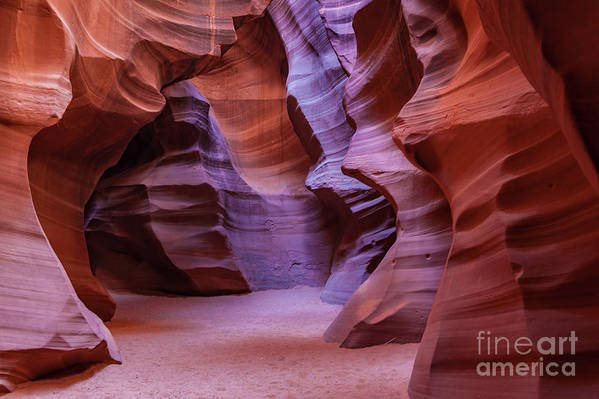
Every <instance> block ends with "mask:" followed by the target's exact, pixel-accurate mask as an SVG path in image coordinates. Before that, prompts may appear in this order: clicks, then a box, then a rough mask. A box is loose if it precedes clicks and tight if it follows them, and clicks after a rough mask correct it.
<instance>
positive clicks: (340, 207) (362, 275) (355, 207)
mask: <svg viewBox="0 0 599 399" xmlns="http://www.w3.org/2000/svg"><path fill="white" fill-rule="evenodd" d="M267 10H268V14H269V15H270V16H271V17H272V19H273V22H274V25H275V26H276V28H277V30H278V32H279V34H280V35H281V38H282V39H283V43H284V45H285V50H286V52H287V62H288V65H289V73H288V76H287V81H286V84H287V109H288V112H289V116H290V118H291V121H292V123H293V126H294V128H295V133H296V134H297V135H298V136H299V138H300V139H301V141H302V143H303V145H304V148H305V149H306V151H307V152H308V155H309V156H310V158H311V161H312V164H313V166H312V167H311V169H310V173H309V174H308V176H307V178H306V186H307V187H308V188H309V189H310V190H311V191H313V192H314V193H315V194H316V195H317V196H318V197H319V198H320V199H321V201H322V202H323V203H325V204H326V206H327V208H328V209H330V212H335V213H336V214H337V220H338V224H339V226H338V232H337V245H336V248H335V253H334V257H333V260H332V264H331V276H330V277H329V279H328V281H327V284H326V286H325V289H324V290H323V293H322V299H323V300H324V301H326V302H331V303H345V302H346V301H347V300H348V299H349V297H350V296H351V295H352V294H353V293H354V292H355V290H356V289H357V288H358V286H359V285H360V284H361V283H362V282H363V281H364V280H365V279H366V278H367V277H368V275H369V274H370V272H372V271H373V270H374V269H375V268H376V266H377V265H378V263H379V262H380V260H381V258H382V257H383V255H384V253H385V252H386V251H387V249H388V248H389V247H390V246H391V244H392V242H393V240H394V239H395V226H394V223H393V209H392V207H391V205H390V204H389V203H388V201H387V200H386V199H385V198H384V197H383V196H382V195H380V193H378V192H377V191H376V190H374V189H372V188H370V187H368V186H367V185H365V184H363V183H361V182H360V181H358V180H356V179H354V178H352V177H348V176H346V175H344V174H343V172H342V170H341V163H342V161H343V158H344V157H345V154H346V153H347V150H348V148H349V142H350V140H351V137H352V136H353V134H354V129H353V128H352V126H351V125H350V123H349V122H348V120H347V117H346V114H345V111H344V107H343V92H344V88H345V83H346V82H347V76H346V74H345V72H344V70H343V68H342V67H341V64H340V63H339V60H338V58H337V54H336V53H335V51H334V49H333V47H332V46H331V44H330V42H329V41H328V37H327V33H326V29H325V25H324V23H323V21H322V18H321V17H320V16H319V4H318V2H317V1H315V0H313V1H307V2H303V3H302V2H296V3H289V2H285V1H278V0H276V1H273V2H271V4H270V5H269V7H268V8H267Z"/></svg>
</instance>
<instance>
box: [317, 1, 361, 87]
mask: <svg viewBox="0 0 599 399" xmlns="http://www.w3.org/2000/svg"><path fill="white" fill-rule="evenodd" d="M319 2H320V4H321V8H320V11H319V13H320V15H321V16H322V18H323V20H324V23H325V27H326V28H327V35H328V36H329V41H330V42H331V46H333V48H334V49H335V52H336V53H337V57H338V58H339V62H340V63H341V65H342V66H343V69H345V72H346V73H347V74H348V75H351V73H352V70H353V68H354V64H355V62H356V48H357V46H356V36H355V34H354V29H353V27H352V23H353V17H354V15H355V14H356V12H357V11H358V10H359V9H360V8H362V7H364V4H367V3H368V1H367V0H319Z"/></svg>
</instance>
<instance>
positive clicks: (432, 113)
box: [394, 0, 599, 399]
mask: <svg viewBox="0 0 599 399" xmlns="http://www.w3.org/2000/svg"><path fill="white" fill-rule="evenodd" d="M403 6H404V12H405V16H406V21H407V23H408V26H409V27H410V29H411V31H412V36H413V37H414V40H413V45H414V48H415V50H416V52H417V53H418V55H419V56H420V58H421V60H422V61H423V64H424V67H425V70H424V76H423V79H422V81H421V83H420V87H419V88H418V91H417V92H416V94H415V95H414V97H413V98H412V99H411V100H410V101H409V102H408V103H407V104H406V105H405V107H404V108H403V109H402V111H401V112H400V114H399V117H398V118H397V120H396V122H395V127H394V138H395V139H396V140H397V142H398V144H400V145H401V146H402V148H403V151H404V152H405V153H406V154H407V156H408V157H409V158H410V159H411V160H412V161H413V162H414V163H415V164H416V165H418V166H420V167H422V168H424V169H425V170H426V171H428V172H429V173H431V175H433V176H434V178H435V179H436V180H437V181H438V182H439V184H440V185H441V187H442V189H443V191H444V192H445V194H446V196H447V199H448V201H449V204H450V206H451V211H452V212H451V214H452V226H453V237H454V238H453V245H452V250H451V254H450V256H449V259H448V263H447V266H446V269H445V272H444V275H443V278H442V281H441V284H440V287H439V290H438V293H437V297H436V299H435V304H434V306H433V309H432V311H431V315H430V317H429V321H428V324H427V327H426V331H425V333H424V336H423V339H422V344H421V346H420V349H419V352H418V355H417V358H416V362H415V366H414V371H413V374H412V378H411V382H410V387H409V393H410V397H411V398H413V399H421V398H439V397H443V398H465V397H472V396H473V393H483V392H484V395H485V397H488V398H505V397H510V398H544V399H545V398H563V397H567V396H569V395H571V394H572V386H571V385H570V384H567V383H564V379H563V378H564V377H561V378H560V377H551V376H548V375H547V374H545V375H544V376H539V374H538V373H537V374H536V375H534V376H533V375H531V374H530V373H529V374H528V375H527V376H517V375H515V376H514V377H501V378H484V377H480V376H478V375H477V372H476V367H477V364H478V362H480V361H498V357H497V356H493V353H492V354H491V355H489V356H485V355H484V353H483V356H481V355H479V354H478V345H477V339H476V337H477V335H479V332H480V331H490V332H491V333H492V335H493V336H502V337H507V338H508V339H509V340H510V341H511V342H514V341H515V340H516V339H517V338H518V337H529V338H530V339H532V340H533V341H536V340H537V339H539V338H540V337H559V336H569V335H570V331H575V332H576V335H577V336H578V337H580V338H579V342H578V344H577V346H576V355H575V356H574V357H572V356H570V355H569V354H568V353H565V354H563V355H560V354H556V355H550V356H546V357H545V361H556V362H559V363H560V364H561V363H562V362H568V361H572V360H575V362H576V391H575V392H576V394H577V395H579V396H580V397H590V396H592V395H593V394H595V393H596V392H597V390H598V389H599V386H598V381H597V379H596V375H597V373H598V371H599V370H598V364H599V363H597V353H598V351H597V349H598V347H599V341H598V340H597V338H596V333H595V332H596V331H597V328H598V327H599V321H598V320H597V318H596V314H597V313H598V312H599V304H598V303H597V294H598V288H597V285H596V284H595V283H594V282H595V281H597V277H598V276H597V270H598V269H597V265H598V264H599V253H598V252H597V250H596V248H595V247H594V243H596V242H597V240H598V239H599V198H598V197H597V195H596V193H595V192H594V190H593V188H592V186H591V185H590V184H589V182H588V180H587V179H586V178H585V175H584V174H583V172H582V170H581V169H580V167H579V165H578V163H577V162H576V158H575V157H574V156H573V153H572V152H571V151H570V148H569V146H568V144H567V141H566V139H565V138H564V135H563V133H562V132H561V131H560V128H559V125H558V122H557V119H556V118H555V117H554V114H553V113H552V110H551V108H549V107H548V106H547V104H546V103H545V102H544V101H543V99H542V98H541V97H540V96H539V94H537V93H536V91H535V90H534V89H533V87H532V86H531V85H530V84H529V82H528V81H527V80H526V78H525V77H524V75H523V74H522V72H521V70H520V68H519V67H518V65H517V64H516V62H515V61H514V59H513V58H512V57H511V56H510V55H509V54H508V53H506V52H504V51H502V50H500V49H499V48H497V47H496V46H495V45H494V44H493V43H491V42H490V40H489V38H488V37H487V36H486V34H485V32H484V30H483V28H482V26H481V24H480V19H479V17H478V14H477V9H476V7H474V5H473V4H472V2H471V1H461V2H456V3H455V4H453V5H447V4H446V5H445V6H440V5H439V3H438V2H435V1H423V0H412V1H405V2H404V3H403ZM422 21H426V22H427V23H426V24H423V23H422ZM539 356H541V355H539V354H538V353H534V354H533V355H532V356H531V357H529V358H526V357H523V356H520V355H518V354H517V353H514V351H511V352H510V353H509V354H506V351H505V350H504V351H501V352H500V353H499V358H500V360H501V361H502V362H512V363H514V365H515V364H517V363H518V362H521V361H537V362H538V360H539V359H538V357H539ZM565 378H567V377H565Z"/></svg>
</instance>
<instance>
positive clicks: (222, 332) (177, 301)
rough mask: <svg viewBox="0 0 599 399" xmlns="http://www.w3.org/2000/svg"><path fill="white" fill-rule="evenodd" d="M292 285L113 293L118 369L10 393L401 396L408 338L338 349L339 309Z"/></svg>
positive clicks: (411, 350)
mask: <svg viewBox="0 0 599 399" xmlns="http://www.w3.org/2000/svg"><path fill="white" fill-rule="evenodd" d="M319 294H320V290H319V289H315V288H307V287H302V288H294V289H290V290H272V291H263V292H256V293H251V294H249V295H243V296H225V297H212V298H198V297H188V298H181V297H177V298H168V297H153V296H138V295H128V294H127V295H124V294H114V296H115V300H116V301H117V304H118V305H117V312H116V315H115V318H114V320H113V321H112V322H109V323H107V325H108V327H109V328H110V330H111V331H112V333H113V334H114V337H115V339H116V342H117V344H118V345H119V348H120V350H121V353H122V356H123V364H122V365H109V366H102V365H94V366H91V367H89V368H87V369H86V370H84V371H82V372H79V373H76V374H70V375H62V376H53V377H50V378H45V379H42V380H38V381H33V382H29V383H27V384H22V385H20V386H18V387H17V390H15V391H14V392H13V393H11V394H8V395H6V396H4V397H3V399H4V398H6V399H17V398H61V399H63V398H77V399H86V398H90V399H91V398H93V399H96V398H99V399H108V398H144V399H147V398H169V399H170V398H185V399H188V398H189V399H192V398H193V399H196V398H202V399H204V398H206V399H213V398H219V399H221V398H222V399H225V398H235V399H241V398H277V399H278V398H302V399H304V398H306V399H307V398H319V399H320V398H342V399H350V398H369V397H372V398H376V399H382V398H393V399H403V398H407V382H408V379H409V376H410V372H411V369H412V364H413V361H414V357H415V355H416V350H417V347H418V345H417V344H410V345H398V344H389V345H382V346H377V347H371V348H365V349H341V348H339V347H338V346H337V345H334V344H327V343H325V342H324V341H323V340H322V338H321V336H322V333H323V332H324V330H325V329H326V328H327V326H328V325H329V323H330V322H331V321H332V320H333V318H334V317H335V315H336V314H337V313H338V312H339V310H340V306H336V305H328V304H324V303H322V302H320V300H319Z"/></svg>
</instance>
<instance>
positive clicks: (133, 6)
mask: <svg viewBox="0 0 599 399" xmlns="http://www.w3.org/2000/svg"><path fill="white" fill-rule="evenodd" d="M264 6H265V4H262V3H260V2H249V1H247V2H245V1H239V2H235V3H229V2H227V3H222V4H219V5H218V6H216V5H215V4H212V6H211V5H210V4H205V5H203V4H197V3H195V2H188V1H181V2H178V3H177V5H173V4H171V2H167V1H163V2H161V1H156V2H153V3H152V4H151V5H141V4H138V3H136V2H121V1H110V0H105V1H98V2H93V3H89V4H88V3H85V4H83V3H80V2H74V1H70V0H47V1H42V0H31V1H25V2H19V4H18V5H17V4H14V5H12V4H10V3H9V4H5V5H4V6H2V7H0V20H1V21H2V24H0V26H1V27H2V28H1V29H2V33H3V35H2V44H3V45H2V46H1V47H0V57H2V60H3V62H2V64H1V67H0V68H1V69H0V71H1V73H0V86H1V87H2V93H3V101H2V104H1V105H0V130H1V134H0V146H1V147H2V148H3V157H2V161H1V162H2V163H3V166H4V167H3V168H2V172H0V185H2V191H3V193H4V196H5V197H4V198H5V204H4V206H3V207H2V210H1V211H0V219H1V220H2V223H0V225H1V226H2V227H1V228H0V231H1V233H0V247H1V248H2V251H3V252H4V255H3V256H2V257H1V260H0V274H1V281H2V287H1V289H0V352H1V356H0V389H1V390H11V389H12V388H13V386H14V384H15V383H18V382H22V381H25V380H28V379H32V378H35V377H37V376H39V375H42V374H46V373H49V372H52V371H54V370H57V369H60V368H64V367H68V366H70V365H72V364H75V363H85V362H90V361H107V360H113V361H118V360H119V354H118V351H117V349H116V347H115V345H114V342H113V340H112V338H111V336H110V334H109V332H108V330H107V329H106V328H105V327H104V326H103V325H102V323H101V321H100V319H99V318H98V317H97V316H96V315H94V314H93V313H92V312H90V310H91V311H93V312H94V313H96V314H97V315H99V316H100V317H102V318H104V319H108V318H110V317H111V315H112V313H113V312H114V302H113V301H112V299H111V298H110V296H109V295H108V293H107V292H106V290H105V289H104V288H103V287H102V286H101V285H100V284H99V283H98V282H97V281H96V280H95V279H94V277H93V276H92V274H91V272H90V268H89V263H88V255H87V251H86V246H85V240H84V236H83V222H84V220H83V207H84V205H85V203H86V202H87V200H88V198H89V195H90V194H91V192H92V190H93V188H94V186H95V184H96V182H97V180H98V178H99V177H100V175H101V174H102V173H103V171H104V170H105V169H106V167H108V166H109V165H111V164H113V163H114V162H116V161H117V160H118V158H119V156H120V154H121V152H122V151H123V150H124V149H125V147H126V145H127V143H128V141H129V140H130V138H131V137H132V136H133V135H134V134H135V132H136V131H137V130H138V129H139V127H141V126H143V125H144V124H146V123H147V122H150V121H151V120H152V119H154V118H155V117H156V115H157V114H158V113H159V112H160V110H161V109H162V107H163V105H164V98H163V96H162V94H161V93H160V90H161V88H162V87H163V86H164V85H166V84H168V83H170V82H173V81H175V80H177V79H181V78H182V77H185V76H189V75H191V74H196V73H200V72H201V71H203V70H206V69H207V68H209V66H210V65H211V63H213V62H214V61H215V59H216V56H218V55H219V54H220V46H221V45H226V44H230V43H232V42H233V41H234V40H235V31H234V29H233V28H234V27H233V19H232V17H235V16H241V15H246V14H248V13H249V14H259V13H261V12H262V10H263V8H264ZM65 272H66V273H65ZM86 306H87V307H89V309H90V310H88V309H87V307H86Z"/></svg>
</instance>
